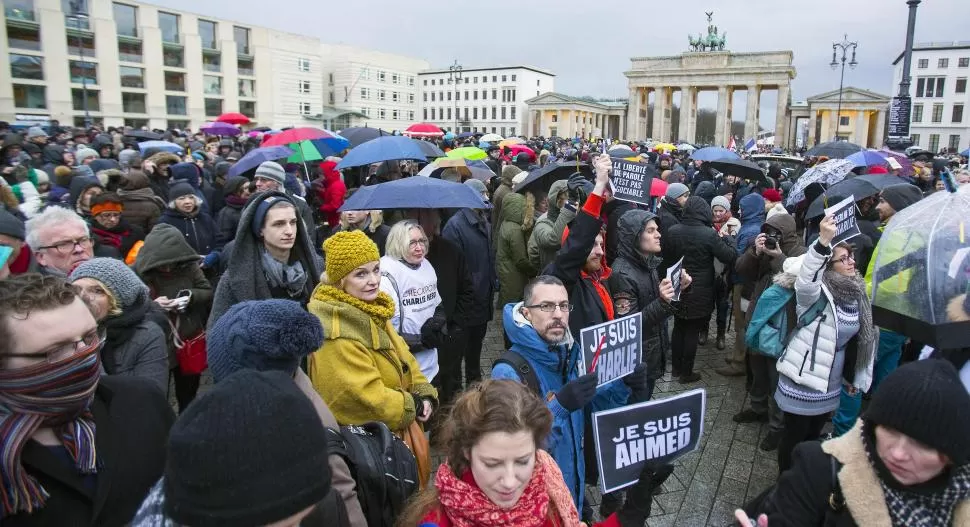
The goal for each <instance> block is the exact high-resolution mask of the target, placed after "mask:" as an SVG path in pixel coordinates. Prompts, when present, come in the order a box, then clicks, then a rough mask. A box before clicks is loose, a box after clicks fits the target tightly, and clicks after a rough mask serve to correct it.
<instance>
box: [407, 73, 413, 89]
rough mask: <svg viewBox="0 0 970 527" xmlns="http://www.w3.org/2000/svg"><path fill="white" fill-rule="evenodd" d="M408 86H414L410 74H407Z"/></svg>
mask: <svg viewBox="0 0 970 527" xmlns="http://www.w3.org/2000/svg"><path fill="white" fill-rule="evenodd" d="M408 86H410V87H412V88H413V87H414V77H413V76H412V75H408Z"/></svg>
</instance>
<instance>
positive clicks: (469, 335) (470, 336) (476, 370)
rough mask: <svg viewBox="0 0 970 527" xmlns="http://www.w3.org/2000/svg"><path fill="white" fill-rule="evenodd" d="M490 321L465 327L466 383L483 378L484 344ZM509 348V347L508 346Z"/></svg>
mask: <svg viewBox="0 0 970 527" xmlns="http://www.w3.org/2000/svg"><path fill="white" fill-rule="evenodd" d="M486 330H488V323H487V322H486V323H484V324H480V325H478V326H468V327H466V328H465V341H466V342H465V383H466V385H471V384H472V383H475V382H478V381H480V380H482V346H483V345H484V343H485V332H486ZM506 349H507V348H506Z"/></svg>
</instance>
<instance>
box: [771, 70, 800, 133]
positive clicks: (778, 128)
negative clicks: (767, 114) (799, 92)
mask: <svg viewBox="0 0 970 527" xmlns="http://www.w3.org/2000/svg"><path fill="white" fill-rule="evenodd" d="M788 111H789V109H788V85H787V84H782V85H779V86H778V105H777V107H776V109H775V146H776V147H780V148H787V147H788V135H789V133H791V132H789V121H790V120H791V119H790V116H789V115H788ZM791 129H792V130H794V131H796V132H797V130H798V127H797V126H793V127H791Z"/></svg>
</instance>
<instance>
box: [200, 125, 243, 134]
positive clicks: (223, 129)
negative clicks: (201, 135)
mask: <svg viewBox="0 0 970 527" xmlns="http://www.w3.org/2000/svg"><path fill="white" fill-rule="evenodd" d="M199 130H201V131H203V132H205V133H207V134H209V135H230V136H236V135H239V134H240V133H242V130H240V129H239V127H238V126H236V125H232V124H229V123H220V122H215V123H209V124H205V125H202V126H200V127H199Z"/></svg>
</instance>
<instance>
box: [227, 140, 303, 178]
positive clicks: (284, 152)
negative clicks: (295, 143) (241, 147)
mask: <svg viewBox="0 0 970 527" xmlns="http://www.w3.org/2000/svg"><path fill="white" fill-rule="evenodd" d="M291 155H293V150H291V149H290V148H289V147H287V146H264V147H262V148H254V149H252V150H250V151H249V152H246V155H244V156H242V158H241V159H240V160H239V161H236V164H234V165H232V167H231V168H229V176H230V177H232V176H239V175H241V174H243V173H244V172H248V171H250V170H253V169H254V168H256V167H258V166H259V165H260V163H262V162H263V161H276V160H278V159H283V158H286V157H290V156H291Z"/></svg>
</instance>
